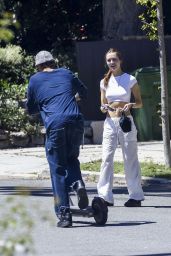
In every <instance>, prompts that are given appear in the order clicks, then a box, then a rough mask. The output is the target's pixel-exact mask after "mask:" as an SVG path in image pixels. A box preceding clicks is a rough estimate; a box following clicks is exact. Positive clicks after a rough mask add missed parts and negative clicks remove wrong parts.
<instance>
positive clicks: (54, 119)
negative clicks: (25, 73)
mask: <svg viewBox="0 0 171 256" xmlns="http://www.w3.org/2000/svg"><path fill="white" fill-rule="evenodd" d="M76 93H78V94H79V97H80V98H81V99H84V98H86V96H87V88H86V87H85V86H84V84H83V83H82V82H81V81H80V80H79V79H78V78H77V77H76V76H75V75H74V74H73V73H72V72H71V71H70V70H68V69H65V68H58V69H54V70H53V71H50V72H45V71H43V72H38V73H36V74H34V75H33V76H31V78H30V81H29V85H28V90H27V110H28V113H29V114H35V113H37V112H39V111H40V113H41V116H42V119H43V122H44V125H45V127H46V129H49V128H53V129H54V128H59V127H62V126H63V125H64V124H65V123H68V122H72V120H75V119H77V118H79V117H81V116H82V114H81V113H80V111H79V106H78V104H77V102H76V99H75V94H76Z"/></svg>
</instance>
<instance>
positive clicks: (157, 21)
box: [136, 0, 171, 167]
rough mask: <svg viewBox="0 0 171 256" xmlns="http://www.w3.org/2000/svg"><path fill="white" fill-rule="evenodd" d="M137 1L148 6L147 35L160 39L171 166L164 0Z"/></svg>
mask: <svg viewBox="0 0 171 256" xmlns="http://www.w3.org/2000/svg"><path fill="white" fill-rule="evenodd" d="M136 2H137V3H138V4H141V5H143V6H145V7H146V8H147V9H146V13H143V14H142V15H140V19H141V20H142V22H143V26H142V29H143V30H147V35H148V36H149V38H150V40H156V39H157V40H158V45H159V60H160V77H161V119H162V135H163V145H164V157H165V165H166V166H167V167H171V149H170V131H169V103H168V85H167V66H166V53H165V42H164V25H163V8H162V0H136Z"/></svg>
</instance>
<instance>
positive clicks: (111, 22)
mask: <svg viewBox="0 0 171 256" xmlns="http://www.w3.org/2000/svg"><path fill="white" fill-rule="evenodd" d="M142 9H143V7H142V6H139V5H137V4H136V2H135V0H126V1H125V0H103V39H104V40H110V39H121V38H123V37H124V36H142V35H145V32H144V31H142V30H141V22H140V20H139V18H138V16H139V14H140V12H142Z"/></svg>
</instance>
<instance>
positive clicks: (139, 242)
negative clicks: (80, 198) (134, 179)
mask: <svg viewBox="0 0 171 256" xmlns="http://www.w3.org/2000/svg"><path fill="white" fill-rule="evenodd" d="M87 188H88V194H89V199H90V204H91V201H92V199H93V198H94V196H95V195H96V184H93V183H92V184H91V183H88V184H87ZM144 191H145V198H146V200H145V201H144V202H143V206H142V207H140V208H125V207H124V206H123V205H124V202H125V201H126V200H127V190H126V188H125V187H121V186H118V187H115V188H114V190H113V192H114V194H115V206H114V207H110V208H109V213H108V221H107V223H106V225H105V226H101V227H100V226H97V225H96V224H95V221H94V218H83V217H73V228H69V229H60V228H57V227H56V221H57V220H56V217H55V214H54V211H53V197H52V191H51V184H50V181H49V180H3V181H1V183H0V195H1V196H0V205H1V212H0V215H1V219H2V216H3V214H5V213H6V209H7V202H6V199H7V198H9V196H10V195H12V197H14V198H15V200H16V202H19V201H20V202H22V203H23V204H24V205H25V207H26V208H27V210H28V214H29V215H30V218H31V219H32V220H33V222H34V228H33V229H32V232H31V236H32V237H33V247H34V248H35V255H36V256H82V255H83V256H85V255H86V256H109V255H115V256H119V255H122V256H135V255H136V256H140V255H143V256H147V255H155V256H157V255H160V256H163V255H171V184H169V183H168V184H150V185H147V186H145V187H144ZM23 192H26V193H28V195H27V196H21V195H17V194H20V193H23ZM72 199H73V200H74V201H75V200H76V197H75V196H74V195H73V196H72ZM45 216H46V217H47V219H48V220H45V219H44V217H45ZM0 236H1V239H3V235H2V234H0ZM23 255H24V254H23Z"/></svg>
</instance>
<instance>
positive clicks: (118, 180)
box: [0, 169, 171, 185]
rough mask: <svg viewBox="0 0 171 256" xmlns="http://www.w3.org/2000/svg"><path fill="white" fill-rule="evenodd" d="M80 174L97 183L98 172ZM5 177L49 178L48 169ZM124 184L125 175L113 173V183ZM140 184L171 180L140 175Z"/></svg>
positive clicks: (166, 182) (2, 178)
mask: <svg viewBox="0 0 171 256" xmlns="http://www.w3.org/2000/svg"><path fill="white" fill-rule="evenodd" d="M82 176H83V179H84V180H85V182H94V183H97V182H98V179H99V172H95V171H84V170H82ZM7 179H23V180H27V179H28V180H37V179H39V180H44V179H50V174H49V170H47V169H46V170H43V171H40V172H37V173H26V174H19V173H17V174H16V173H14V174H10V175H8V174H0V180H7ZM115 184H117V185H126V182H125V176H124V175H122V174H115V177H114V185H115ZM142 184H143V185H147V184H149V185H150V184H171V180H169V179H165V178H152V177H144V176H142Z"/></svg>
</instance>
